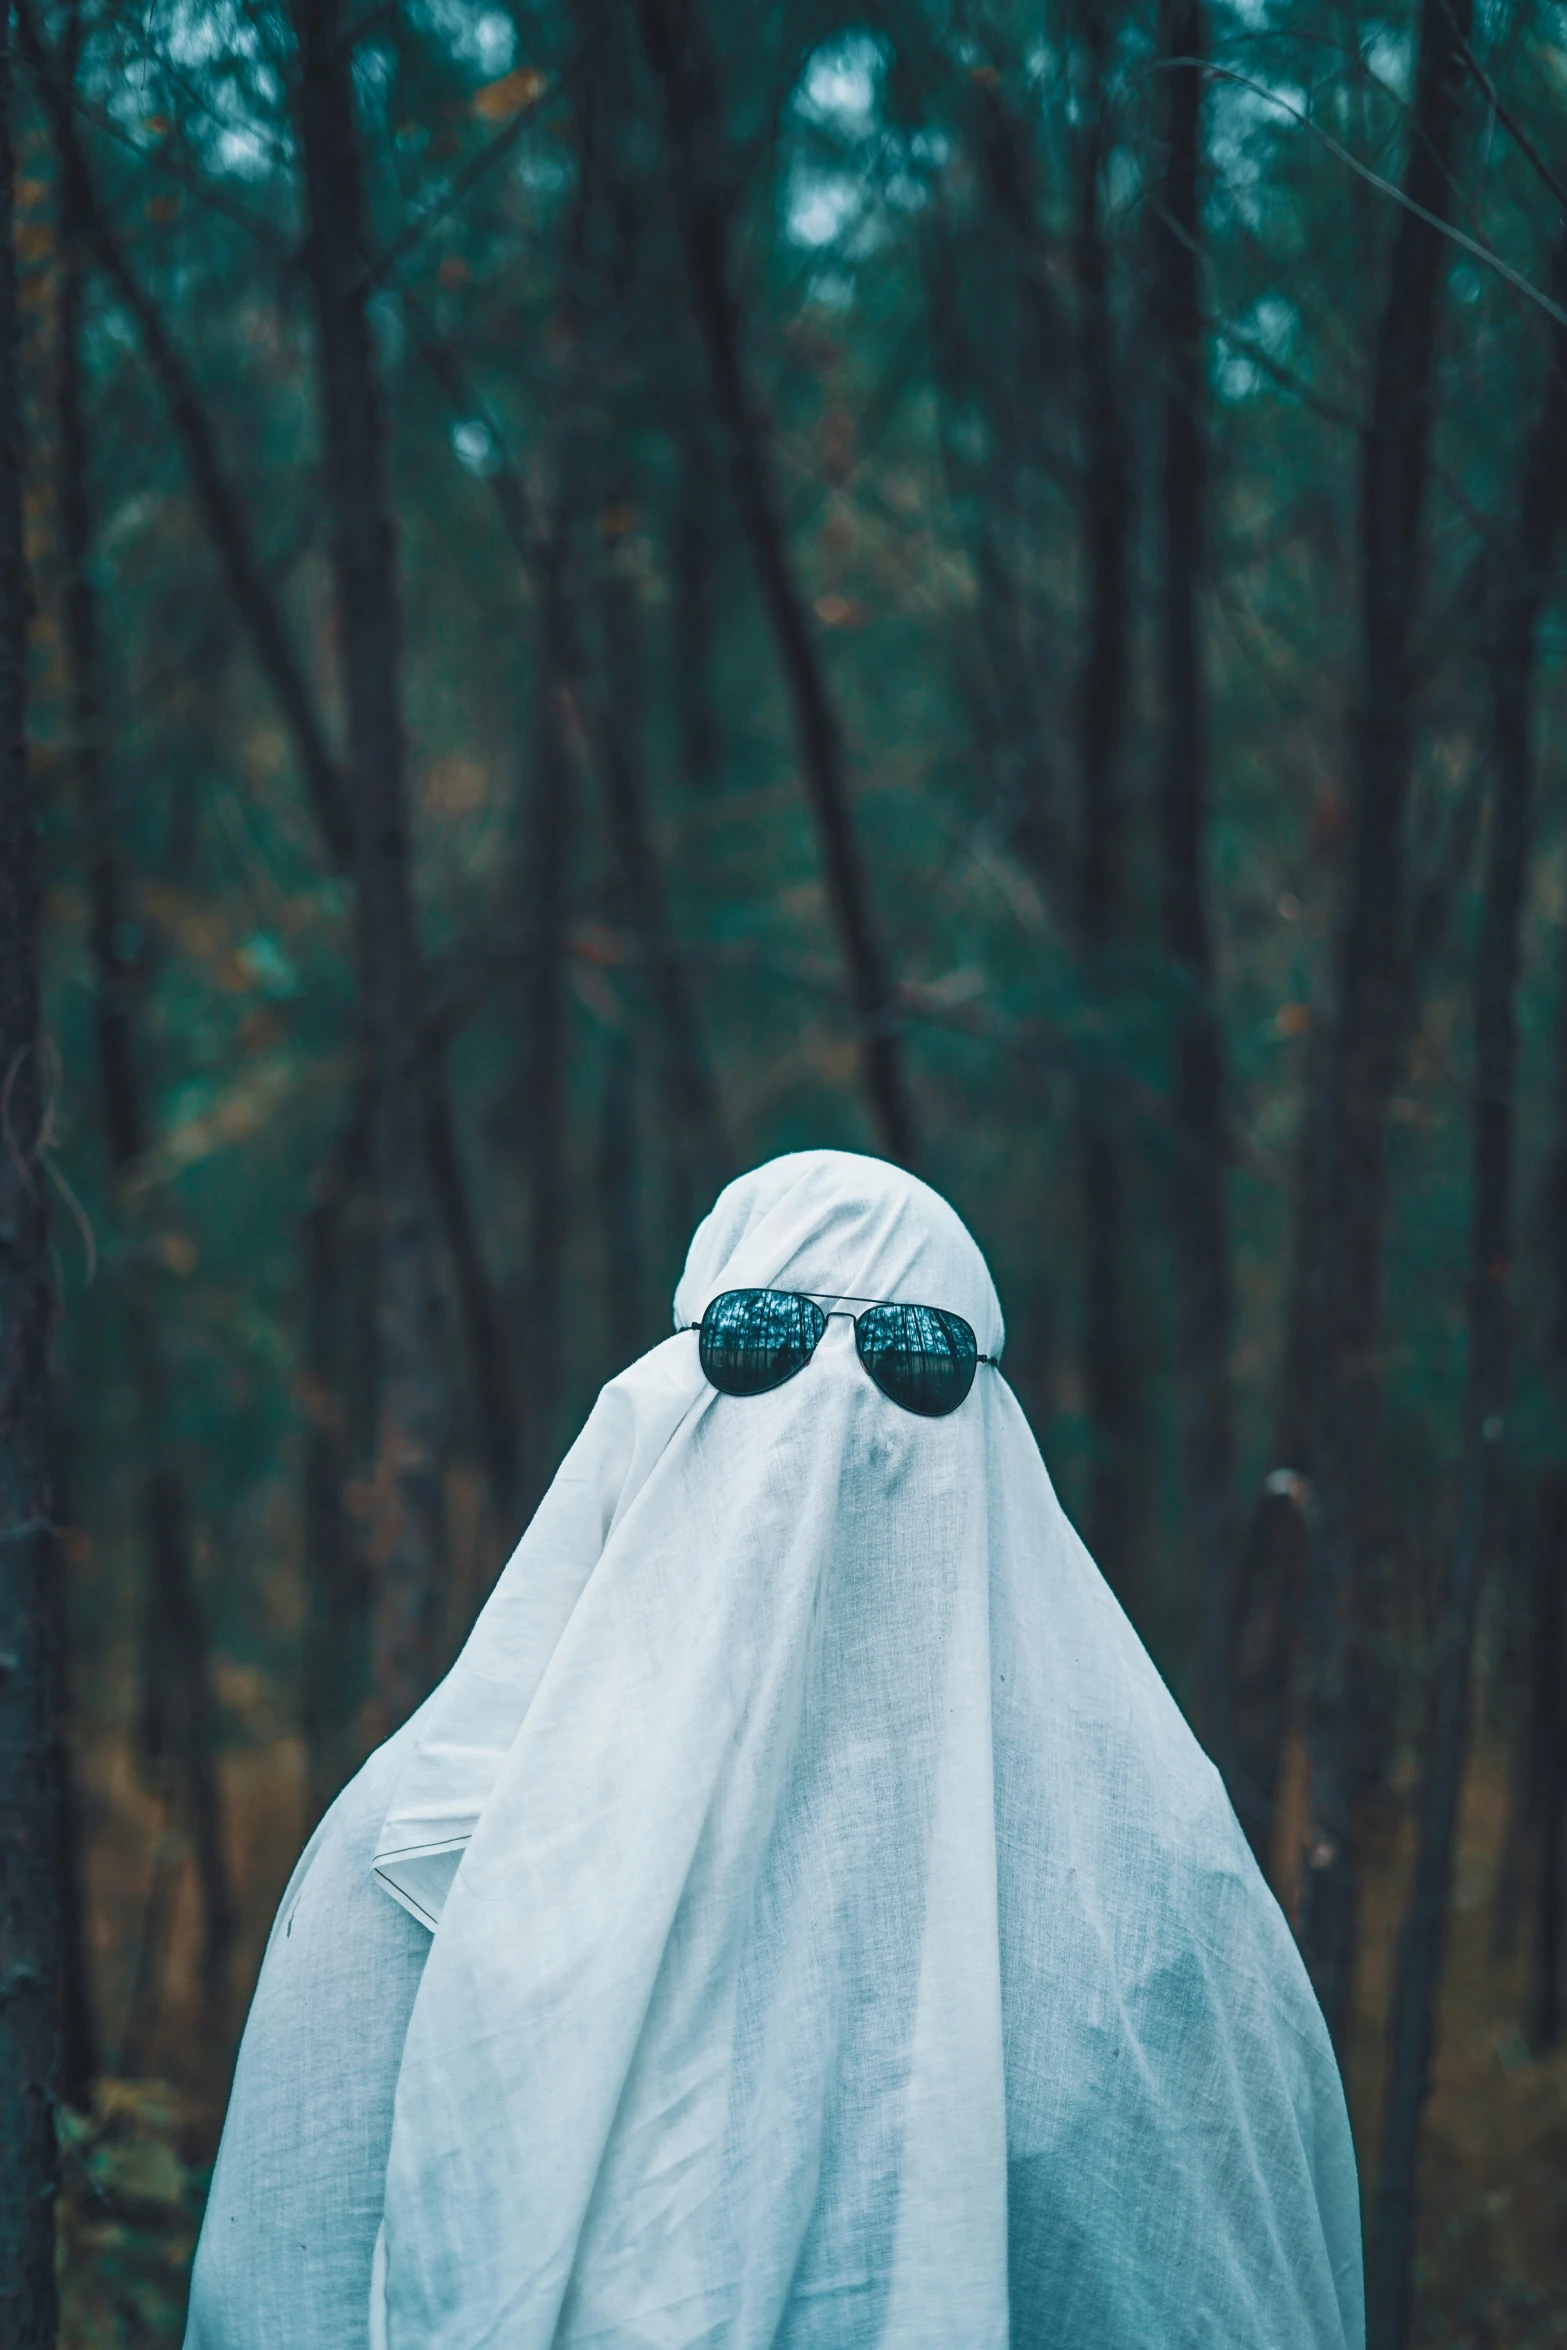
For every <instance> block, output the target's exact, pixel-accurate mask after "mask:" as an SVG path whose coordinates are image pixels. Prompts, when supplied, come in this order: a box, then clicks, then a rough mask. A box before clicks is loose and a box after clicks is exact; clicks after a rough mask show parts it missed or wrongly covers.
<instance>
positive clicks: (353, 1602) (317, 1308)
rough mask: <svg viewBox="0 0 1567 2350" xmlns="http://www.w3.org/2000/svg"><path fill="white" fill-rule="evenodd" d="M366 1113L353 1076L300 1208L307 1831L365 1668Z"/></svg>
mask: <svg viewBox="0 0 1567 2350" xmlns="http://www.w3.org/2000/svg"><path fill="white" fill-rule="evenodd" d="M372 1129H373V1120H372V1116H371V1109H370V1096H369V1091H368V1088H367V1087H366V1086H365V1085H364V1084H363V1083H361V1085H360V1086H359V1088H358V1090H357V1094H356V1099H355V1103H354V1108H353V1111H352V1112H351V1114H350V1116H349V1119H348V1122H347V1124H346V1125H345V1127H344V1129H343V1132H342V1135H341V1137H340V1138H339V1141H338V1144H337V1147H336V1149H335V1150H334V1151H333V1153H332V1155H331V1157H330V1158H329V1159H328V1161H327V1163H326V1166H325V1168H324V1169H323V1170H322V1173H321V1175H320V1177H319V1179H318V1182H317V1187H316V1196H315V1198H314V1199H313V1201H312V1202H311V1205H310V1208H309V1211H308V1213H307V1214H306V1216H305V1219H304V1230H303V1235H302V1246H301V1251H300V1253H301V1256H302V1259H303V1263H304V1274H305V1377H304V1387H305V1395H304V1404H305V1419H306V1435H305V1475H304V1529H303V1534H304V1555H305V1637H304V1655H303V1660H302V1662H303V1688H302V1692H301V1695H302V1706H301V1712H302V1716H303V1727H304V1737H305V1775H306V1797H305V1800H306V1808H307V1812H308V1815H309V1816H308V1819H307V1821H306V1827H307V1830H308V1829H309V1828H312V1827H314V1825H315V1823H316V1821H317V1820H319V1819H320V1818H321V1816H322V1814H323V1813H324V1812H325V1811H326V1808H327V1806H328V1805H329V1804H330V1803H331V1802H332V1800H333V1798H334V1797H335V1796H336V1794H337V1792H338V1790H339V1788H341V1787H342V1786H343V1785H344V1784H345V1783H346V1781H347V1779H348V1777H349V1775H350V1773H351V1772H352V1769H353V1766H354V1761H355V1759H356V1757H355V1753H354V1744H355V1741H354V1736H353V1724H354V1722H355V1720H356V1718H357V1715H358V1712H359V1709H360V1706H361V1705H362V1703H363V1701H364V1696H365V1685H366V1678H367V1669H368V1656H367V1653H366V1642H365V1637H364V1634H365V1626H366V1613H367V1605H368V1598H369V1593H368V1562H367V1560H366V1558H365V1556H364V1550H363V1545H362V1543H361V1541H360V1537H359V1530H358V1527H357V1526H356V1524H355V1521H354V1519H353V1517H352V1515H351V1513H350V1512H349V1510H348V1508H347V1506H346V1496H347V1494H348V1491H349V1488H350V1484H351V1482H352V1481H353V1480H354V1479H355V1478H356V1477H357V1476H359V1475H360V1474H362V1472H363V1470H364V1469H365V1467H367V1465H368V1463H369V1460H370V1457H371V1454H372V1453H373V1451H374V1446H375V1424H376V1417H377V1403H376V1385H377V1382H376V1376H375V1358H376V1352H377V1349H376V1345H375V1332H374V1314H375V1294H376V1269H375V1258H374V1252H375V1245H376V1233H375V1225H376V1221H377V1219H376V1216H375V1212H374V1200H373V1194H372V1192H371V1190H370V1175H371V1155H372Z"/></svg>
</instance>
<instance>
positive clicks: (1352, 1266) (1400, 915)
mask: <svg viewBox="0 0 1567 2350" xmlns="http://www.w3.org/2000/svg"><path fill="white" fill-rule="evenodd" d="M1470 16H1471V11H1470V7H1469V0H1421V8H1420V15H1419V56H1418V63H1417V67H1416V74H1415V89H1414V101H1413V105H1412V108H1411V112H1410V119H1409V130H1408V137H1407V144H1406V153H1405V169H1404V192H1405V194H1406V196H1407V197H1408V199H1409V204H1410V205H1411V206H1415V207H1418V210H1412V209H1409V208H1408V207H1405V208H1401V209H1400V210H1399V212H1398V215H1397V221H1396V225H1395V227H1394V231H1393V237H1392V245H1391V250H1390V252H1389V255H1388V263H1387V280H1386V285H1387V292H1386V297H1385V301H1384V304H1383V309H1382V314H1381V318H1380V321H1379V324H1378V329H1377V338H1376V351H1375V359H1374V364H1373V369H1372V377H1371V389H1370V395H1369V400H1368V405H1367V411H1366V419H1365V424H1364V428H1363V432H1362V438H1361V449H1360V491H1359V516H1358V545H1357V575H1358V598H1359V603H1358V626H1359V649H1358V656H1357V658H1358V671H1359V674H1358V679H1357V683H1356V690H1355V706H1354V710H1353V712H1352V715H1351V721H1350V740H1349V750H1348V792H1347V798H1348V802H1349V807H1350V812H1351V813H1350V823H1351V828H1352V830H1351V845H1350V869H1349V875H1348V880H1347V885H1346V891H1345V898H1344V904H1343V909H1342V914H1341V917H1340V922H1339V928H1338V935H1337V939H1336V941H1335V947H1334V975H1333V988H1332V1001H1331V1006H1330V1010H1329V1014H1328V1020H1327V1032H1326V1037H1325V1040H1324V1047H1323V1051H1322V1054H1321V1059H1320V1064H1319V1076H1318V1090H1317V1095H1316V1099H1315V1102H1314V1104H1313V1120H1314V1136H1315V1142H1314V1147H1315V1149H1316V1152H1317V1154H1318V1173H1317V1183H1316V1213H1317V1232H1316V1252H1315V1263H1314V1267H1313V1279H1312V1290H1313V1297H1312V1312H1313V1328H1312V1353H1311V1363H1312V1378H1311V1396H1312V1405H1311V1412H1312V1466H1313V1491H1314V1503H1313V1524H1312V1594H1311V1610H1310V1648H1311V1664H1310V1688H1309V1699H1308V1711H1309V1737H1310V1750H1311V1813H1312V1825H1311V1829H1310V1832H1309V1835H1308V1839H1307V1850H1308V1866H1307V1874H1306V1893H1305V1901H1304V1907H1303V1911H1302V1917H1301V1944H1302V1948H1303V1949H1304V1952H1305V1955H1306V1960H1307V1964H1308V1966H1309V1967H1310V1969H1311V1974H1312V1980H1313V1982H1314V1983H1315V1985H1316V1990H1317V1996H1318V1998H1319V1999H1320V2000H1321V2002H1322V2008H1323V2013H1324V2014H1325V2015H1326V2017H1327V2020H1328V2026H1329V2029H1330V2030H1331V2031H1332V2033H1333V2036H1334V2039H1335V2042H1336V2043H1338V2044H1339V2045H1340V2046H1342V2045H1343V2040H1344V2034H1345V2031H1346V2029H1347V2027H1348V2022H1349V2016H1350V2007H1351V1997H1352V1987H1353V1980H1354V1956H1355V1940H1356V1932H1357V1925H1358V1917H1359V1853H1358V1835H1359V1819H1358V1809H1359V1803H1360V1795H1361V1788H1362V1782H1363V1772H1364V1762H1365V1756H1364V1740H1365V1736H1366V1727H1367V1725H1366V1722H1365V1718H1364V1693H1363V1690H1362V1687H1361V1685H1360V1680H1359V1672H1360V1649H1359V1638H1358V1635H1359V1626H1360V1613H1361V1610H1362V1608H1363V1606H1364V1602H1365V1596H1366V1593H1365V1585H1366V1579H1367V1577H1368V1575H1369V1574H1370V1573H1371V1571H1372V1567H1373V1561H1374V1558H1375V1549H1376V1541H1377V1534H1376V1512H1377V1508H1378V1496H1377V1459H1376V1436H1377V1429H1378V1425H1379V1418H1380V1414H1379V1408H1378V1385H1379V1380H1378V1371H1377V1359H1378V1341H1379V1334H1380V1328H1381V1304H1382V1296H1383V1287H1382V1247H1383V1239H1384V1233H1385V1228H1386V1215H1387V1116H1388V1104H1389V1100H1390V1097H1391V1094H1392V1089H1393V1085H1394V1082H1395V1079H1396V1075H1397V1069H1398V1060H1399V1048H1400V1045H1401V1044H1402V1042H1403V1039H1404V1023H1403V1013H1404V1004H1405V997H1406V990H1407V979H1408V955H1409V935H1408V923H1409V913H1408V899H1409V887H1408V861H1409V844H1408V840H1407V817H1408V806H1409V792H1410V782H1411V775H1412V770H1413V759H1414V744H1415V700H1414V673H1413V665H1412V642H1413V634H1414V628H1415V622H1416V616H1417V614H1418V612H1419V609H1420V591H1421V582H1422V572H1423V556H1424V552H1425V528H1424V525H1425V509H1426V499H1427V493H1428V489H1429V484H1430V472H1431V437H1432V426H1433V419H1434V406H1435V392H1434V368H1435V360H1436V350H1437V336H1438V330H1439V326H1440V319H1441V299H1442V292H1443V286H1444V280H1445V272H1446V263H1447V258H1448V252H1449V247H1448V245H1447V240H1446V238H1445V236H1444V235H1443V229H1442V224H1443V223H1444V222H1445V221H1446V219H1447V217H1448V214H1449V211H1450V209H1451V205H1452V186H1453V166H1454V162H1455V158H1456V152H1457V143H1458V132H1459V122H1460V113H1461V99H1462V95H1463V88H1464V56H1463V45H1464V44H1465V43H1466V42H1467V40H1468V35H1469V26H1470Z"/></svg>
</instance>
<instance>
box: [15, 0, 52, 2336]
mask: <svg viewBox="0 0 1567 2350" xmlns="http://www.w3.org/2000/svg"><path fill="white" fill-rule="evenodd" d="M13 177H14V166H13V160H12V148H11V33H10V19H9V16H5V17H0V1103H3V1108H4V1120H3V1129H0V1131H3V1135H4V1143H5V1151H4V1158H3V1160H0V1659H3V1663H0V2336H3V2337H4V2339H5V2341H6V2343H7V2344H8V2345H12V2344H14V2345H15V2350H45V2346H46V2345H48V2344H51V2343H52V2342H53V2341H54V2337H55V2283H54V2194H55V2180H56V2159H55V2147H54V2080H55V2068H56V2065H57V2062H58V2054H59V2045H60V2020H59V1958H58V1948H57V1942H58V1934H59V1914H60V1897H59V1865H60V1853H59V1835H58V1818H59V1815H58V1804H57V1797H56V1790H55V1784H54V1767H53V1766H54V1743H53V1736H52V1725H51V1718H50V1717H51V1711H52V1696H53V1658H52V1653H51V1647H52V1644H51V1639H50V1600H49V1583H50V1577H51V1574H52V1572H53V1553H54V1524H53V1518H52V1512H51V1506H50V1493H49V1404H48V1352H49V1324H50V1299H49V1285H48V1277H47V1265H46V1257H45V1247H46V1236H45V1217H44V1195H43V1186H44V1169H43V1158H42V1150H41V1136H42V1126H43V1088H42V1082H41V1074H40V1064H39V1031H38V967H37V960H36V946H35V926H36V919H37V908H36V902H35V896H34V888H35V885H34V869H33V809H32V801H31V797H30V794H29V791H28V778H27V752H26V693H27V608H28V581H27V559H26V554H25V551H24V546H23V538H22V442H21V435H22V417H21V384H20V380H19V361H20V328H19V322H18V316H17V296H16V264H15V258H14V250H15V249H14V243H13V225H12V223H13V211H12V186H13Z"/></svg>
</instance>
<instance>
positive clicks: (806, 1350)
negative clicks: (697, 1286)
mask: <svg viewBox="0 0 1567 2350" xmlns="http://www.w3.org/2000/svg"><path fill="white" fill-rule="evenodd" d="M826 1327H827V1317H826V1315H825V1314H824V1313H823V1312H822V1310H821V1307H820V1306H814V1305H812V1303H811V1301H810V1299H809V1298H808V1297H790V1296H789V1295H788V1294H787V1293H786V1292H785V1291H784V1290H781V1289H728V1290H725V1292H724V1294H723V1296H722V1297H715V1298H714V1300H713V1302H712V1304H711V1305H710V1306H709V1307H708V1309H707V1312H706V1313H705V1314H704V1315H703V1316H702V1334H701V1336H700V1338H699V1339H698V1341H697V1346H698V1349H699V1351H700V1353H701V1357H702V1368H703V1370H704V1371H705V1372H706V1373H707V1376H708V1378H709V1379H710V1380H711V1381H712V1383H713V1385H714V1386H715V1387H716V1388H717V1389H718V1390H719V1392H720V1393H721V1394H723V1395H765V1394H766V1393H767V1391H768V1389H769V1388H771V1387H782V1385H783V1383H784V1381H785V1380H786V1379H792V1378H793V1377H794V1375H795V1373H796V1372H797V1371H803V1370H804V1369H805V1366H806V1364H807V1363H808V1362H809V1361H810V1359H811V1357H812V1355H813V1354H814V1353H815V1352H816V1349H817V1347H818V1346H819V1345H820V1343H821V1336H822V1332H823V1331H824V1330H825V1329H826Z"/></svg>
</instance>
